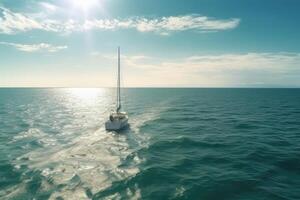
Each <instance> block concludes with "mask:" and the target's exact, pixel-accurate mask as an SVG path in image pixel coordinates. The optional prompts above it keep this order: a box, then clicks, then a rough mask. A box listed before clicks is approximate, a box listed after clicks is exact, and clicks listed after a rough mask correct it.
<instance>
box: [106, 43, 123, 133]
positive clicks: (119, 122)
mask: <svg viewBox="0 0 300 200" xmlns="http://www.w3.org/2000/svg"><path fill="white" fill-rule="evenodd" d="M120 78H121V60H120V47H118V81H117V104H116V110H115V111H113V112H112V113H111V114H110V115H109V119H108V120H107V121H106V123H105V128H106V130H109V131H118V130H121V129H123V128H125V127H127V126H128V115H127V113H126V112H121V108H122V104H121V86H120V82H121V81H120Z"/></svg>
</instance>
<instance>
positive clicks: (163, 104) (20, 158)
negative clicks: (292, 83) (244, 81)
mask: <svg viewBox="0 0 300 200" xmlns="http://www.w3.org/2000/svg"><path fill="white" fill-rule="evenodd" d="M123 98H124V99H125V102H124V106H123V107H124V110H126V111H127V112H128V114H129V117H130V128H129V129H127V130H124V131H122V132H121V133H119V134H116V133H113V132H106V131H105V130H104V126H103V125H104V122H105V120H106V119H107V117H108V115H109V112H110V109H111V108H112V102H114V100H115V96H114V90H112V89H0V199H200V200H201V199H203V200H206V199H207V200H210V199H212V200H214V199H228V200H229V199H230V200H231V199H240V200H246V199H247V200H253V199H272V200H273V199H275V200H276V199H300V89H126V90H124V91H123Z"/></svg>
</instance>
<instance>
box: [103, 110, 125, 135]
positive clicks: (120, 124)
mask: <svg viewBox="0 0 300 200" xmlns="http://www.w3.org/2000/svg"><path fill="white" fill-rule="evenodd" d="M127 126H128V116H127V115H126V114H124V113H118V114H112V115H111V117H110V119H109V120H107V121H106V123H105V129H106V130H108V131H118V130H121V129H123V128H125V127H127Z"/></svg>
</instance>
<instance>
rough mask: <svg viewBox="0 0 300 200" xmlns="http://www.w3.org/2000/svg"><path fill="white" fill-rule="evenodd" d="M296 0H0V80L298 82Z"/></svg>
mask: <svg viewBox="0 0 300 200" xmlns="http://www.w3.org/2000/svg"><path fill="white" fill-rule="evenodd" d="M299 7H300V1H299V0H263V1H262V0H243V1H241V0H226V1H224V0H176V1H175V0H143V1H141V0H41V1H37V0H0V87H112V86H115V84H116V69H117V47H118V46H120V47H121V54H122V55H121V63H122V83H123V86H124V87H300V37H299V36H300V26H299V21H300V12H299Z"/></svg>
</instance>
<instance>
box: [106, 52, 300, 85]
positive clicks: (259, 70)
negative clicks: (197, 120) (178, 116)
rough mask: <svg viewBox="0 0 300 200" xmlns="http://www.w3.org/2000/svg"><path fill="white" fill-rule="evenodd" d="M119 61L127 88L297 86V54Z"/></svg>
mask: <svg viewBox="0 0 300 200" xmlns="http://www.w3.org/2000/svg"><path fill="white" fill-rule="evenodd" d="M103 58H107V59H114V57H109V56H107V55H106V56H103ZM122 60H123V63H124V67H126V69H124V71H126V76H128V77H129V78H128V79H127V83H128V86H136V85H140V84H141V83H143V84H144V85H142V86H201V87H206V86H207V87H220V86H225V87H226V86H228V87H231V86H243V85H244V86H253V87H256V86H276V85H281V86H284V85H286V86H299V85H300V66H299V63H300V53H284V52H282V53H245V54H220V55H196V56H188V57H184V58H176V59H169V60H168V59H162V58H154V57H149V56H145V55H134V56H123V58H122ZM139 77H142V79H139Z"/></svg>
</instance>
